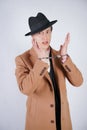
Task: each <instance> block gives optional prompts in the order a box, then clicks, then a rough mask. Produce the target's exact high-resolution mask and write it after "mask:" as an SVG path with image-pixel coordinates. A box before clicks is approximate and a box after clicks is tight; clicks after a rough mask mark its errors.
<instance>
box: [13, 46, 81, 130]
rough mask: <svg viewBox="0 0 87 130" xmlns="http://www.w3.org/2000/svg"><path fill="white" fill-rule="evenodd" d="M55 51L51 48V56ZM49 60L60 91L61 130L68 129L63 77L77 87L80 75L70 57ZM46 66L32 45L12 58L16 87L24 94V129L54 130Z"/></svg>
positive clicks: (53, 99)
mask: <svg viewBox="0 0 87 130" xmlns="http://www.w3.org/2000/svg"><path fill="white" fill-rule="evenodd" d="M58 53H59V52H58V51H55V50H53V49H52V56H55V55H57V54H58ZM52 62H53V67H54V72H55V77H56V81H57V86H58V87H59V90H60V99H61V130H72V124H71V119H70V113H69V105H68V101H67V93H66V85H65V78H67V79H68V81H69V82H70V83H71V84H72V85H74V86H77V87H78V86H80V85H81V84H82V82H83V78H82V75H81V73H80V71H79V70H78V68H77V67H76V66H75V65H74V64H73V62H72V60H71V58H70V57H68V59H67V61H66V62H65V63H64V64H62V63H61V62H60V59H58V58H55V59H52ZM47 68H48V64H46V63H45V62H43V61H40V60H38V58H37V56H36V54H35V51H34V49H33V48H32V49H31V50H28V51H26V52H25V53H23V54H22V55H20V56H17V57H16V78H17V82H18V86H19V89H20V91H21V92H22V93H23V94H25V95H27V96H28V99H27V113H26V125H25V130H56V123H55V98H54V97H55V96H54V89H53V86H52V82H51V79H50V77H49V74H48V71H47Z"/></svg>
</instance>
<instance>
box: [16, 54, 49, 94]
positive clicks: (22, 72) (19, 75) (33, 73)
mask: <svg viewBox="0 0 87 130" xmlns="http://www.w3.org/2000/svg"><path fill="white" fill-rule="evenodd" d="M15 63H16V69H15V75H16V79H17V83H18V86H19V89H20V91H21V92H22V93H23V94H25V95H28V96H29V95H30V94H32V93H33V92H34V91H35V90H36V89H37V87H38V84H39V83H40V79H41V78H42V77H43V76H44V75H45V73H46V71H47V69H48V64H47V63H44V62H42V61H40V60H37V61H36V62H35V65H34V66H33V68H30V67H27V65H26V63H25V62H24V61H23V59H22V57H21V56H17V57H16V58H15Z"/></svg>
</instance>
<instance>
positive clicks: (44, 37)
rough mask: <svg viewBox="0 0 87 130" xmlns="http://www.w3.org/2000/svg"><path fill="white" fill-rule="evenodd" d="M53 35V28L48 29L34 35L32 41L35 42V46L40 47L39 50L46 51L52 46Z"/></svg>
mask: <svg viewBox="0 0 87 130" xmlns="http://www.w3.org/2000/svg"><path fill="white" fill-rule="evenodd" d="M51 33H52V30H51V27H48V28H46V29H44V30H43V31H41V32H38V33H36V34H34V35H32V40H33V41H34V43H35V44H37V45H38V46H39V48H41V49H44V50H46V49H48V47H49V45H50V41H51Z"/></svg>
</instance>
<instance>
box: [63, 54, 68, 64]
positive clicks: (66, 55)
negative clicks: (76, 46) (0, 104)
mask: <svg viewBox="0 0 87 130" xmlns="http://www.w3.org/2000/svg"><path fill="white" fill-rule="evenodd" d="M67 58H68V54H65V55H61V62H62V63H64V62H65V61H66V60H67Z"/></svg>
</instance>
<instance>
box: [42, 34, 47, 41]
mask: <svg viewBox="0 0 87 130" xmlns="http://www.w3.org/2000/svg"><path fill="white" fill-rule="evenodd" d="M43 41H44V42H45V41H47V34H46V33H44V34H43Z"/></svg>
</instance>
